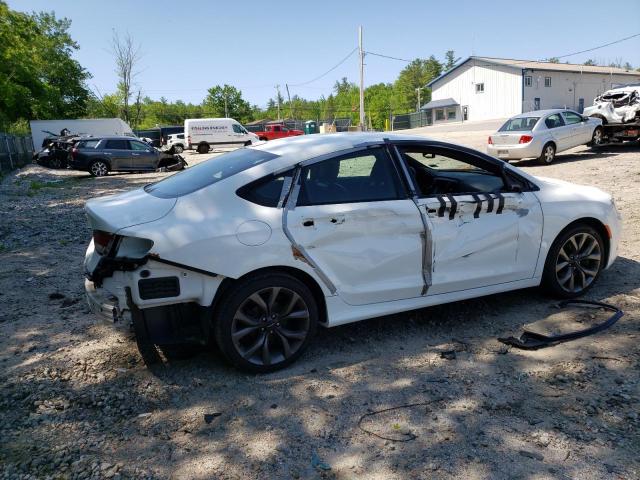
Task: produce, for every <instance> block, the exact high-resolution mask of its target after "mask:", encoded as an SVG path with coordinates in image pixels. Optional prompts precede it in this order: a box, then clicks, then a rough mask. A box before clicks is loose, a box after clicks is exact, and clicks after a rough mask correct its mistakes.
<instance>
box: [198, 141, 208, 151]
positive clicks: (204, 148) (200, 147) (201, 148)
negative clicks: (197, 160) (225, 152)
mask: <svg viewBox="0 0 640 480" xmlns="http://www.w3.org/2000/svg"><path fill="white" fill-rule="evenodd" d="M198 153H209V144H208V143H201V144H200V145H198Z"/></svg>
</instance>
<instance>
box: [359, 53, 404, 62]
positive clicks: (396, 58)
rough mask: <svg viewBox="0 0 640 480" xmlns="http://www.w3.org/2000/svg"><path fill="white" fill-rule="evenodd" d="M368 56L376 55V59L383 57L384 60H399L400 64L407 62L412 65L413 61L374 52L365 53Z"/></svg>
mask: <svg viewBox="0 0 640 480" xmlns="http://www.w3.org/2000/svg"><path fill="white" fill-rule="evenodd" d="M365 53H366V54H367V55H375V56H376V57H382V58H389V59H391V60H398V61H400V62H407V63H411V62H412V61H413V60H407V59H405V58H398V57H391V56H389V55H382V54H381V53H374V52H365Z"/></svg>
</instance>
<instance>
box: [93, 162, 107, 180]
mask: <svg viewBox="0 0 640 480" xmlns="http://www.w3.org/2000/svg"><path fill="white" fill-rule="evenodd" d="M89 173H90V174H91V176H92V177H104V176H105V175H107V174H108V173H109V165H108V164H107V162H105V161H104V160H94V161H93V162H91V163H90V164H89Z"/></svg>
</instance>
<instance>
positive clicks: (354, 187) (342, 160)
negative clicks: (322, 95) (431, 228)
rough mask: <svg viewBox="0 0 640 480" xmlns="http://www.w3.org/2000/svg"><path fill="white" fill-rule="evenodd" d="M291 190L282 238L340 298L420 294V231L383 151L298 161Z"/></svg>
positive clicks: (360, 300) (365, 300) (358, 301)
mask: <svg viewBox="0 0 640 480" xmlns="http://www.w3.org/2000/svg"><path fill="white" fill-rule="evenodd" d="M293 191H294V192H295V193H294V194H292V198H291V199H290V200H289V203H292V202H293V205H294V206H292V207H291V208H289V207H287V208H286V209H285V213H284V214H285V224H286V230H287V231H288V235H290V239H291V240H292V241H293V243H294V247H295V248H299V249H300V250H301V251H302V252H303V254H304V255H305V256H306V257H308V259H309V260H310V262H312V263H313V264H315V265H314V266H315V267H316V268H317V270H318V271H319V274H320V275H322V276H323V277H325V278H326V279H327V280H328V282H329V283H330V284H331V288H335V291H336V292H337V294H338V295H339V296H340V298H342V300H344V301H345V302H346V303H348V304H351V305H364V304H370V303H377V302H386V301H392V300H400V299H405V298H412V297H417V296H420V295H421V294H422V291H423V287H424V281H423V276H422V258H423V257H422V253H423V234H424V226H423V223H422V219H421V217H420V214H419V211H418V209H417V208H416V205H415V203H414V202H413V201H412V200H411V199H410V198H408V196H407V194H406V192H405V190H404V187H403V186H402V182H401V180H400V176H399V174H398V171H397V169H396V163H395V162H394V161H393V159H392V157H391V156H390V155H389V152H388V150H387V148H386V147H376V148H372V149H362V150H358V151H354V152H351V153H348V154H344V155H341V156H334V157H331V158H327V159H324V160H321V161H312V163H309V164H303V166H302V168H301V170H299V174H298V176H297V178H296V187H295V188H294V189H293ZM294 196H295V198H293V197H294Z"/></svg>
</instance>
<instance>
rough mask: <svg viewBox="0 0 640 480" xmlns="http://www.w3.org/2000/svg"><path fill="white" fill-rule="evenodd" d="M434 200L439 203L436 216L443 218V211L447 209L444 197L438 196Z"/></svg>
mask: <svg viewBox="0 0 640 480" xmlns="http://www.w3.org/2000/svg"><path fill="white" fill-rule="evenodd" d="M436 198H437V199H438V201H439V202H440V208H439V209H438V216H439V217H444V210H445V209H446V208H447V202H445V201H444V197H441V196H440V195H438V196H437V197H436Z"/></svg>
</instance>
